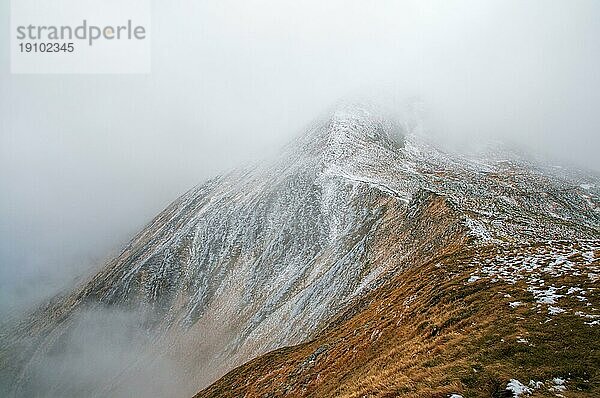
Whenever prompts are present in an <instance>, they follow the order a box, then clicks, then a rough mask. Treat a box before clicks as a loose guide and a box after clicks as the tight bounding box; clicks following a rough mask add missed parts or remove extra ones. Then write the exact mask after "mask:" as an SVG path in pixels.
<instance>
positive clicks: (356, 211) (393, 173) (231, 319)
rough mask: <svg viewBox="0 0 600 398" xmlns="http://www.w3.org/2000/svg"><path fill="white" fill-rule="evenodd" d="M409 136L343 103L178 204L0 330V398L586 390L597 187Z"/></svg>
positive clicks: (497, 155) (598, 234) (594, 304)
mask: <svg viewBox="0 0 600 398" xmlns="http://www.w3.org/2000/svg"><path fill="white" fill-rule="evenodd" d="M406 126H408V124H406V125H402V124H401V123H398V122H395V121H393V120H391V119H390V118H388V117H384V116H382V115H380V114H378V113H377V112H375V111H373V110H371V109H369V108H367V107H361V106H345V107H342V108H340V109H338V110H336V111H335V112H333V113H332V114H331V115H330V116H329V117H327V118H325V119H324V120H321V121H319V122H317V123H315V124H314V125H313V126H312V127H311V128H310V129H309V130H308V131H307V132H306V134H304V135H302V136H300V137H298V138H297V139H295V140H294V141H293V142H291V143H290V144H289V145H288V146H287V147H285V148H284V149H283V150H282V152H281V154H280V155H279V156H278V157H277V158H276V159H273V160H272V161H270V162H265V163H263V164H259V165H254V166H252V167H248V168H245V169H241V170H236V171H233V172H231V173H229V174H227V175H224V176H221V177H217V178H215V179H213V180H211V181H208V182H207V183H205V184H202V185H200V186H198V187H196V188H194V189H192V190H190V191H189V192H187V193H186V194H184V195H183V196H182V197H180V198H179V199H177V200H176V201H175V202H173V203H172V204H171V205H170V206H169V207H168V208H167V209H165V210H164V211H163V212H162V213H160V214H159V215H158V216H157V217H156V218H155V219H154V220H152V221H151V222H150V223H149V224H148V225H147V226H146V227H145V228H144V229H143V230H142V231H141V232H140V233H139V234H138V235H137V236H135V237H134V238H133V240H132V241H131V242H130V243H129V244H128V245H127V247H126V248H125V249H124V250H123V251H122V253H121V254H120V255H119V256H117V257H116V258H115V259H114V260H112V261H110V262H109V263H108V264H107V265H106V266H105V267H104V268H103V269H101V270H100V271H99V272H98V273H97V274H96V275H94V276H93V277H92V278H90V279H89V280H88V281H86V282H85V283H83V284H81V286H79V287H78V288H77V289H74V290H73V291H71V292H66V293H65V294H64V295H61V296H60V297H56V298H55V299H54V300H52V301H51V302H50V303H48V304H47V305H45V306H44V307H42V308H40V309H38V310H37V311H35V312H34V313H33V314H30V315H29V316H27V317H26V318H24V319H23V320H22V321H21V322H19V323H18V325H16V326H13V327H11V328H9V329H7V330H6V331H4V333H3V338H2V341H4V342H5V343H3V344H2V364H3V365H2V369H1V370H0V372H1V374H2V376H1V377H2V383H3V384H4V385H5V386H7V387H6V388H7V389H8V393H9V394H10V396H61V397H68V396H99V397H104V396H131V395H135V396H192V395H193V394H194V393H196V392H197V391H198V390H199V389H202V388H205V387H207V389H205V390H203V391H201V392H200V393H199V394H198V396H236V397H237V396H273V395H286V396H364V395H367V396H368V395H369V394H371V395H372V396H397V395H403V394H404V395H407V396H410V395H411V394H412V395H413V396H424V395H425V394H442V395H439V396H446V395H443V394H450V393H453V391H455V390H456V393H459V392H460V391H462V390H465V391H467V390H468V389H469V388H471V390H472V392H473V394H475V393H478V394H485V393H488V392H490V391H492V390H493V391H492V393H498V394H502V393H504V392H503V391H507V390H506V388H505V387H506V386H508V384H509V383H510V382H511V376H514V379H515V382H516V380H517V376H518V377H519V379H518V380H521V381H524V382H527V383H528V382H529V380H525V379H524V378H523V377H524V375H530V374H531V375H532V376H531V377H533V375H534V373H535V372H538V373H535V375H536V377H538V378H537V379H536V380H538V381H541V382H544V383H545V384H544V386H545V387H544V388H546V390H547V391H550V390H549V389H548V388H549V387H548V386H550V384H551V383H550V382H549V381H548V380H552V379H553V378H557V379H560V380H563V378H564V380H565V381H564V382H563V384H564V383H566V386H567V387H568V388H569V389H571V387H572V386H575V385H577V386H581V388H582V389H585V388H587V389H588V390H589V391H600V389H599V388H600V387H598V365H597V364H598V358H599V357H598V353H597V351H596V350H595V349H591V350H588V351H589V353H588V351H586V349H587V348H589V347H590V346H592V345H593V344H594V343H597V342H598V341H599V340H598V327H597V326H598V321H597V318H598V317H600V313H598V308H599V307H598V292H597V289H596V288H595V287H594V286H595V284H596V283H597V277H598V266H599V263H598V250H600V209H599V207H598V203H599V201H598V195H599V189H598V187H600V185H599V181H598V178H597V177H596V176H593V175H589V174H586V173H583V172H578V171H573V170H569V169H563V168H556V167H551V166H545V165H543V164H539V163H535V162H532V161H529V160H527V159H525V158H522V157H519V156H516V155H514V154H513V153H512V152H509V151H504V150H502V149H501V148H491V149H490V150H489V151H488V152H487V153H484V154H481V155H477V156H468V157H467V156H464V155H450V154H447V153H444V152H443V151H440V150H438V149H436V148H435V147H434V146H432V145H430V144H428V143H427V142H426V140H425V139H423V138H419V137H418V136H416V135H414V134H412V132H411V131H410V129H409V128H408V127H406ZM595 278H596V279H595ZM573 297H576V298H575V299H573ZM579 297H581V299H579ZM563 302H564V303H563ZM516 303H519V304H516ZM563 319H564V320H565V321H564V322H566V323H565V324H566V325H567V326H565V327H562V326H561V325H562V320H563ZM540 322H541V323H540ZM115 324H117V327H116V328H115V327H114V325H115ZM539 325H542V326H539ZM105 328H106V333H104V329H105ZM111 334H112V335H118V336H120V337H119V340H118V341H117V342H116V343H115V341H114V339H109V338H108V337H107V336H110V335H111ZM517 335H518V338H520V339H523V340H526V341H527V343H520V342H516V343H515V342H513V341H512V340H510V339H512V338H513V337H515V338H516V337H517ZM530 335H531V336H530ZM533 335H535V336H536V337H535V338H534V337H533ZM123 336H125V337H123ZM538 337H539V341H538V340H537V339H538ZM502 339H504V341H502V343H501V344H500V343H498V341H501V340H502ZM513 343H514V344H513ZM530 344H531V346H530ZM566 344H571V345H566ZM547 346H548V347H547ZM111 347H112V348H113V349H114V348H115V347H117V349H116V350H114V351H116V352H111ZM282 347H286V348H282ZM527 347H540V348H541V347H543V348H544V351H542V352H543V353H544V354H553V355H557V358H560V364H557V365H556V367H554V365H551V364H549V363H550V361H546V362H543V363H538V362H539V361H538V362H536V361H537V360H538V359H537V358H538V357H537V356H535V355H533V354H532V355H530V356H528V354H526V353H525V352H526V351H527V352H528V351H532V352H533V351H536V349H534V348H527ZM273 350H275V351H273ZM65 353H68V355H66V356H65ZM78 353H79V355H78ZM263 354H266V355H264V356H263ZM513 354H514V356H515V357H516V358H517V359H511V358H512V356H513ZM540 355H541V354H540ZM530 357H531V358H530ZM533 357H535V358H533ZM250 360H251V361H250ZM248 361H250V362H248ZM519 361H521V362H519ZM90 362H92V363H90ZM96 362H97V363H100V364H105V365H106V366H101V367H97V366H95V365H96ZM247 362H248V363H247ZM73 364H75V366H74V365H73ZM165 364H168V367H165ZM240 365H241V367H239V366H240ZM561 366H563V367H564V368H563V367H561ZM570 366H572V368H570ZM470 367H472V369H473V370H471V368H470ZM510 371H513V373H511V372H510ZM554 371H555V372H558V373H556V374H553V373H552V372H554ZM227 372H229V373H227ZM528 372H534V373H528ZM472 373H473V374H472ZM225 374H226V375H225ZM82 375H83V376H82ZM223 375H225V376H224V377H223V378H220V377H221V376H223ZM551 376H552V377H553V378H550V377H551ZM527 377H529V376H527ZM216 380H218V381H216ZM567 380H568V381H567ZM215 381H216V383H214V384H212V385H210V384H211V383H213V382H215ZM576 383H578V384H576ZM563 384H556V385H557V386H558V387H556V388H557V389H558V390H557V391H559V390H560V388H559V387H565V385H563ZM209 385H210V386H209ZM515 385H516V386H519V385H518V384H516V383H515ZM552 386H554V384H552ZM534 387H535V386H534ZM534 387H526V386H523V388H530V389H531V391H534ZM515 388H516V387H515ZM552 388H554V387H552ZM494 389H495V390H494ZM546 390H543V388H542V387H539V388H538V389H537V390H535V391H539V392H541V391H546ZM386 394H387V395H386Z"/></svg>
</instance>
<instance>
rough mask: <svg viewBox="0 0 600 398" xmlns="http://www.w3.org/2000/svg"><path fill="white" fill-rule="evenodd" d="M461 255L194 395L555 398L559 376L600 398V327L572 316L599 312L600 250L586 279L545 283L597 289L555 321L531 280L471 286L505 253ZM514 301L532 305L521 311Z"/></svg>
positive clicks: (407, 276)
mask: <svg viewBox="0 0 600 398" xmlns="http://www.w3.org/2000/svg"><path fill="white" fill-rule="evenodd" d="M548 245H549V246H548V247H547V248H546V249H547V250H549V251H550V250H552V244H551V243H550V244H548ZM538 247H539V245H538ZM452 250H453V252H450V253H449V252H446V253H445V254H442V256H441V257H438V258H437V259H436V260H433V261H430V262H428V263H425V264H420V265H419V266H415V267H409V268H408V269H406V270H404V271H403V272H399V273H397V274H396V275H395V276H394V277H393V278H392V279H391V280H390V281H389V282H388V283H386V284H385V285H383V286H381V287H380V288H378V289H377V290H375V291H373V292H371V293H369V294H367V295H365V296H363V297H362V298H361V299H360V301H357V302H355V303H354V304H353V305H352V306H351V307H349V308H348V310H347V312H346V313H345V314H342V315H341V316H340V317H339V318H338V319H337V320H336V321H334V322H333V323H332V324H331V325H330V326H329V327H328V328H327V329H326V330H324V331H323V332H322V333H320V334H319V336H318V337H317V338H316V339H314V340H313V341H311V342H308V343H305V344H301V345H298V346H294V347H286V348H282V349H279V350H276V351H273V352H271V353H268V354H266V355H264V356H261V357H259V358H257V359H255V360H252V361H251V362H249V363H247V364H245V365H243V366H241V367H239V368H237V369H234V370H233V371H231V372H230V373H228V374H227V375H225V376H224V377H223V378H221V379H220V380H218V381H217V382H216V383H214V384H213V385H212V386H210V387H208V388H207V389H205V390H203V391H201V392H200V393H198V395H197V396H196V397H198V398H200V397H243V396H248V397H272V396H286V397H294V396H313V397H365V396H366V397H395V396H404V397H446V396H448V394H450V393H460V394H462V395H463V396H464V397H465V398H468V397H490V396H492V397H504V396H507V397H510V396H511V393H509V392H507V391H506V390H505V387H506V385H507V382H508V381H509V380H510V379H518V380H520V381H521V382H523V383H524V384H527V383H528V382H529V380H535V381H543V382H544V387H540V388H538V389H536V390H534V391H533V395H534V396H556V394H557V393H559V392H560V391H557V390H555V391H551V389H552V386H553V383H552V382H551V380H552V379H553V378H556V377H561V378H564V379H566V380H567V382H566V386H567V390H566V391H565V392H562V394H563V395H564V396H568V397H583V396H586V397H592V396H600V349H599V348H598V347H599V343H600V326H590V325H587V324H585V322H586V321H589V319H587V320H586V319H585V318H582V317H581V316H579V315H577V314H575V312H576V311H578V310H583V311H587V312H588V313H589V312H590V310H591V309H592V308H595V309H598V308H600V294H599V293H600V292H599V291H598V289H596V288H595V287H594V284H595V281H594V280H591V279H590V278H589V275H587V273H586V270H589V268H590V267H594V268H597V267H598V265H600V264H599V262H598V260H597V258H598V253H596V260H595V261H594V263H593V264H591V265H589V264H588V265H586V264H584V261H583V259H581V257H580V256H579V257H577V256H575V257H574V258H573V259H572V260H573V262H574V263H576V267H578V268H577V269H580V270H581V271H582V272H581V274H580V275H577V276H574V275H562V276H557V277H554V278H553V279H552V280H548V284H550V283H553V284H558V285H562V286H567V287H568V286H575V285H577V286H582V287H584V288H587V289H588V295H587V301H585V302H582V301H580V300H577V299H575V298H574V297H572V296H573V295H567V296H566V297H563V298H562V299H561V305H563V306H565V305H566V306H567V307H568V309H569V310H568V311H566V312H565V313H562V314H557V315H553V316H549V315H548V312H547V305H546V304H537V303H536V301H535V298H534V296H533V295H532V293H530V292H528V291H527V287H528V286H527V285H525V283H524V282H523V281H519V282H517V283H516V284H510V283H507V282H505V281H502V280H499V281H496V282H493V281H491V280H490V279H488V278H483V279H481V280H478V281H475V282H471V283H470V282H468V280H469V277H470V276H471V275H472V274H473V271H474V269H475V268H476V267H477V266H476V265H474V264H473V258H474V257H478V258H479V260H482V261H485V260H486V259H490V260H493V258H494V256H496V255H497V254H498V253H500V252H502V251H506V253H510V252H509V251H508V249H500V248H498V247H495V246H489V247H485V248H478V249H472V248H471V249H469V248H467V247H466V246H465V247H462V248H458V249H456V248H454V249H452ZM512 250H513V252H514V248H512ZM528 250H532V248H531V247H527V246H524V247H521V248H518V249H517V252H519V253H525V254H526V253H527V251H528ZM506 253H505V254H506ZM509 295H510V296H509ZM514 301H521V302H522V303H523V305H521V306H518V307H516V308H512V307H511V306H510V305H509V303H510V302H514ZM282 327H285V326H284V325H282ZM519 339H525V340H526V342H519ZM521 341H523V340H521Z"/></svg>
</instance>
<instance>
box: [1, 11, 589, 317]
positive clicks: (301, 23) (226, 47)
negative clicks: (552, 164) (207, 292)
mask: <svg viewBox="0 0 600 398" xmlns="http://www.w3.org/2000/svg"><path fill="white" fill-rule="evenodd" d="M152 16H153V20H152V28H151V34H150V35H151V38H152V72H151V73H150V74H147V75H13V74H10V70H9V59H8V34H9V32H8V29H2V31H1V33H0V35H1V36H0V37H1V41H0V46H1V49H0V50H1V51H0V61H1V62H0V68H1V69H0V184H1V196H0V220H1V221H0V315H3V314H7V313H14V312H15V311H19V310H21V309H22V308H24V307H30V306H32V305H35V304H37V303H39V302H41V300H43V299H45V298H47V297H49V296H50V295H52V294H54V293H55V292H56V291H58V290H59V289H61V288H65V287H66V286H69V284H71V283H73V280H74V279H76V278H83V277H85V275H88V274H89V273H90V272H93V270H94V269H95V267H98V266H100V265H101V264H102V263H103V261H105V259H107V258H109V257H110V256H111V255H113V254H114V253H116V252H117V251H118V250H119V249H120V247H122V245H123V244H125V243H126V242H127V240H128V238H129V237H130V236H131V235H132V234H133V233H134V232H136V231H137V230H139V229H140V228H141V227H142V226H143V225H144V224H145V223H146V222H148V221H149V220H150V219H151V218H152V216H154V215H155V214H156V213H157V212H159V211H160V210H161V209H162V208H164V206H166V205H167V204H168V203H169V202H170V201H172V200H173V199H175V198H176V197H177V196H178V195H180V194H181V193H182V192H184V191H185V190H187V189H188V188H190V187H192V186H194V185H196V184H198V183H200V182H202V181H203V180H205V179H206V178H208V177H210V176H213V175H215V174H218V173H221V172H223V171H225V170H227V169H229V168H232V167H235V166H236V165H239V164H243V163H244V162H247V161H251V160H253V159H257V158H262V157H265V156H268V154H269V153H271V152H273V151H275V150H276V149H277V148H278V147H279V146H281V145H283V144H284V143H285V142H286V141H287V140H289V138H290V137H291V136H293V135H294V134H297V133H299V132H300V131H301V130H302V128H303V126H306V125H307V124H308V123H309V122H311V121H312V120H313V119H314V118H315V117H316V116H318V115H320V114H321V113H322V112H323V111H324V110H325V109H328V108H329V107H331V106H332V104H335V103H336V102H337V101H339V100H340V99H348V98H351V99H353V100H354V99H360V98H365V99H369V100H370V101H375V102H381V103H385V105H386V106H388V107H391V108H394V107H400V106H402V104H404V103H405V101H406V100H407V99H410V98H418V100H419V101H420V102H421V103H422V104H424V107H425V110H426V111H425V115H426V119H427V126H428V133H429V134H430V135H431V136H432V137H434V138H435V139H436V140H437V141H439V142H440V143H441V144H444V145H449V146H452V147H454V148H461V147H463V146H467V145H469V144H470V143H472V142H473V141H474V140H475V139H476V140H488V139H500V140H502V141H507V142H510V143H512V144H516V145H519V146H522V147H524V148H527V149H528V150H530V151H533V152H535V153H539V154H541V155H544V156H547V157H549V158H552V159H556V161H564V162H571V163H574V164H576V165H577V166H580V167H585V168H591V169H594V170H600V156H598V155H597V152H598V149H600V133H599V129H600V112H598V106H599V104H600V23H599V22H598V21H600V2H598V1H596V0H589V1H582V0H579V1H551V0H543V1H542V0H540V1H524V0H512V1H510V0H507V1H485V2H484V1H480V0H473V1H448V0H440V1H416V0H415V1H397V0H394V1H391V0H390V1H385V0H377V1H366V0H363V1H350V0H343V1H342V0H335V1H331V0H328V1H323V0H321V1H301V2H300V1H281V0H277V1H275V0H273V1H259V0H250V1H249V0H244V1H242V0H238V1H231V0H225V1H224V0H219V1H216V0H213V1H191V0H185V1H183V0H174V1H169V2H164V1H163V2H159V1H154V2H153V14H152ZM0 24H1V25H2V26H8V25H9V2H8V1H7V0H3V1H2V3H1V8H0ZM553 161H554V160H553Z"/></svg>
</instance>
